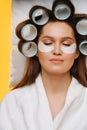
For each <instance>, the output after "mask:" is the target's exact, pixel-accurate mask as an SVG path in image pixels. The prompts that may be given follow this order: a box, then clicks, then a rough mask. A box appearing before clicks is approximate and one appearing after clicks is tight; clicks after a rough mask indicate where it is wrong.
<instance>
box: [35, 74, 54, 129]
mask: <svg viewBox="0 0 87 130" xmlns="http://www.w3.org/2000/svg"><path fill="white" fill-rule="evenodd" d="M36 87H37V94H38V95H39V96H38V104H39V107H38V112H37V117H38V119H37V120H38V126H39V130H55V129H54V126H53V120H52V115H51V111H50V108H49V103H48V99H47V96H46V92H45V88H44V86H43V83H42V80H41V76H40V75H39V76H38V78H37V80H36Z"/></svg>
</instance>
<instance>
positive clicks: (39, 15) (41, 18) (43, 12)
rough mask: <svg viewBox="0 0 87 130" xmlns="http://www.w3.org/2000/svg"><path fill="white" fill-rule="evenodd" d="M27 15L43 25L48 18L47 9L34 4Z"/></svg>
mask: <svg viewBox="0 0 87 130" xmlns="http://www.w3.org/2000/svg"><path fill="white" fill-rule="evenodd" d="M29 15H30V18H31V20H32V21H33V22H34V23H35V24H37V25H44V24H46V23H47V22H48V20H49V11H48V10H47V9H46V8H43V7H41V6H34V7H33V8H32V10H30V13H29Z"/></svg>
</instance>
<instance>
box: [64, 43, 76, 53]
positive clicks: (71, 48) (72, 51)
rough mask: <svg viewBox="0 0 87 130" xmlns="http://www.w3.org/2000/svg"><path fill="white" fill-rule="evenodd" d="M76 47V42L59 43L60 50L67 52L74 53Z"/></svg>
mask: <svg viewBox="0 0 87 130" xmlns="http://www.w3.org/2000/svg"><path fill="white" fill-rule="evenodd" d="M76 48H77V46H76V43H73V44H71V45H70V46H65V45H61V50H62V51H63V52H64V53H67V54H72V53H75V52H76Z"/></svg>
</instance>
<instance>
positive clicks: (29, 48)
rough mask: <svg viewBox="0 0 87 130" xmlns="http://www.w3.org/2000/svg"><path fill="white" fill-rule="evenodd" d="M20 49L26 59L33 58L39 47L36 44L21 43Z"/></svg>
mask: <svg viewBox="0 0 87 130" xmlns="http://www.w3.org/2000/svg"><path fill="white" fill-rule="evenodd" d="M18 49H19V51H20V52H21V53H22V54H23V55H24V56H26V57H33V56H35V55H36V53H37V45H36V43H35V42H24V43H22V42H19V44H18Z"/></svg>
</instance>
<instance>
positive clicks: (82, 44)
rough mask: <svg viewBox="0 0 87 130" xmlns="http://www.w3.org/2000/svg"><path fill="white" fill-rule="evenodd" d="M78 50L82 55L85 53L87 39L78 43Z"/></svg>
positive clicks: (86, 50) (86, 53)
mask: <svg viewBox="0 0 87 130" xmlns="http://www.w3.org/2000/svg"><path fill="white" fill-rule="evenodd" d="M79 50H80V52H81V53H82V54H83V55H87V40H85V41H83V42H81V43H80V45H79Z"/></svg>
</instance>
